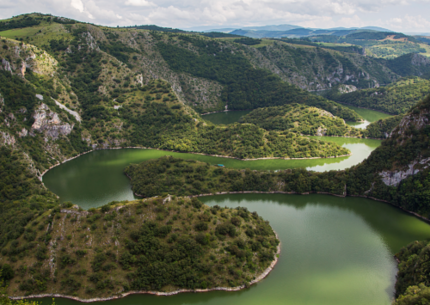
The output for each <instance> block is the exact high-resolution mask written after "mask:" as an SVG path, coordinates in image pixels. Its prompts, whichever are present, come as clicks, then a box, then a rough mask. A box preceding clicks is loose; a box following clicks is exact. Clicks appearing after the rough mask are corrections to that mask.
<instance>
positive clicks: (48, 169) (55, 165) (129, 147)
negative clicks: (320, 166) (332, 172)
mask: <svg viewBox="0 0 430 305" xmlns="http://www.w3.org/2000/svg"><path fill="white" fill-rule="evenodd" d="M115 149H146V150H150V149H153V150H159V151H167V152H174V153H180V154H193V155H201V156H208V157H217V158H226V159H235V160H239V161H258V160H277V159H279V160H312V159H334V158H343V157H350V156H352V153H350V154H347V155H339V156H329V157H309V158H284V157H264V158H253V159H240V158H237V157H231V156H224V155H211V154H205V153H198V152H183V151H176V150H168V149H161V148H152V147H135V146H127V147H109V148H95V149H92V150H89V151H87V152H83V153H80V154H78V155H76V156H73V157H70V158H68V159H65V160H63V161H61V162H59V163H57V164H54V165H52V166H50V167H49V168H47V169H45V170H44V171H43V172H42V173H41V174H40V176H38V177H39V180H40V181H41V182H43V181H42V180H43V176H44V175H45V174H46V173H47V172H48V171H50V170H51V169H53V168H55V167H57V166H59V165H61V164H63V163H66V162H69V161H71V160H73V159H76V158H78V157H80V156H83V155H86V154H89V153H91V152H94V151H97V150H115Z"/></svg>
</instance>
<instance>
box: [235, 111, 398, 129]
mask: <svg viewBox="0 0 430 305" xmlns="http://www.w3.org/2000/svg"><path fill="white" fill-rule="evenodd" d="M240 121H241V122H243V123H252V124H255V125H257V126H260V127H261V128H264V129H266V130H288V131H291V132H294V133H297V134H301V135H309V136H324V135H327V136H341V137H342V136H347V137H362V136H364V134H363V132H362V131H361V130H359V129H357V128H353V127H351V126H349V125H347V124H346V123H345V121H344V120H342V119H341V118H338V117H336V116H333V114H331V113H330V112H328V111H325V110H322V109H319V108H315V107H309V106H306V105H299V104H290V105H284V106H275V107H265V108H259V109H255V110H253V111H251V112H250V113H248V114H247V115H245V116H243V117H242V118H241V119H240ZM393 127H394V126H393Z"/></svg>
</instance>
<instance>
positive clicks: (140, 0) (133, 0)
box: [125, 0, 156, 7]
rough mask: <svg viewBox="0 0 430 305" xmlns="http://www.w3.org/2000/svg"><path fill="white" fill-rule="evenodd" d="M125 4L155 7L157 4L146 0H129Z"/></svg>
mask: <svg viewBox="0 0 430 305" xmlns="http://www.w3.org/2000/svg"><path fill="white" fill-rule="evenodd" d="M125 5H131V6H144V7H154V6H156V5H155V4H154V3H152V2H149V1H146V0H127V1H126V2H125Z"/></svg>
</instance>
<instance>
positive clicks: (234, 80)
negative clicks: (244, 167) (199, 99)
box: [158, 36, 359, 121]
mask: <svg viewBox="0 0 430 305" xmlns="http://www.w3.org/2000/svg"><path fill="white" fill-rule="evenodd" d="M178 40H179V41H180V43H178V44H174V43H167V42H164V41H160V42H159V43H158V48H159V51H160V54H161V55H162V56H163V58H164V60H165V61H166V62H167V63H168V64H169V67H170V68H171V69H172V70H174V71H176V72H182V73H183V72H185V73H189V74H191V75H193V76H197V77H202V78H206V79H210V80H214V81H217V82H219V83H221V84H222V85H224V90H223V92H222V99H223V102H224V103H225V104H226V105H228V108H229V109H232V110H244V109H245V110H246V109H255V108H258V107H267V106H276V105H284V104H290V103H294V102H295V103H302V104H306V105H309V106H315V107H319V108H322V109H324V110H327V111H330V112H332V113H333V114H335V115H336V116H339V117H341V118H343V119H345V120H349V121H358V120H359V116H358V115H357V114H356V113H355V112H353V111H351V110H350V109H347V108H346V107H343V106H341V105H339V104H336V103H333V102H331V101H328V100H326V99H324V98H322V97H320V96H316V95H312V94H310V93H308V92H306V91H304V90H301V89H299V88H297V87H295V86H293V85H290V84H288V83H285V82H283V81H282V80H281V78H279V77H278V76H276V75H274V74H273V73H270V72H269V71H266V70H263V69H256V68H253V66H252V65H251V63H250V61H249V60H248V59H247V58H246V57H245V56H244V55H243V54H242V51H241V50H240V49H239V50H237V49H233V48H232V47H231V46H229V45H224V44H223V43H222V42H219V41H214V40H207V39H203V38H191V37H188V36H185V37H179V38H178ZM181 45H183V46H187V45H189V48H191V49H192V50H189V49H188V48H185V47H181Z"/></svg>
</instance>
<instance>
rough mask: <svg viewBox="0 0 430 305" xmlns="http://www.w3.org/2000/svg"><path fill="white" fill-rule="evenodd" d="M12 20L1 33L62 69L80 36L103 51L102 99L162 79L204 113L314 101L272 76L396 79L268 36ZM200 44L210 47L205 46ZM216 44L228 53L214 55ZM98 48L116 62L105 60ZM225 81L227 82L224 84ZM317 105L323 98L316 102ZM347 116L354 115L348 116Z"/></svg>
mask: <svg viewBox="0 0 430 305" xmlns="http://www.w3.org/2000/svg"><path fill="white" fill-rule="evenodd" d="M27 19H32V20H33V21H34V22H36V23H37V24H34V25H32V26H29V27H27V24H28V23H27V21H26V20H27ZM12 20H15V25H16V26H18V27H19V28H13V29H8V30H6V31H0V36H3V37H8V38H11V39H17V40H21V41H24V42H26V43H31V44H34V45H36V46H38V47H39V48H41V49H43V50H45V51H47V52H49V53H50V54H52V55H53V56H54V57H55V58H56V59H57V60H58V61H60V62H62V63H64V64H65V67H66V68H67V69H70V64H71V65H72V67H73V65H74V64H76V65H77V66H80V63H79V62H78V61H77V58H76V57H77V56H79V57H80V58H82V56H81V55H82V52H76V51H73V50H72V47H73V45H74V46H75V47H76V46H77V42H78V41H79V40H82V39H80V38H84V40H83V41H80V42H79V45H81V46H82V45H83V44H84V43H85V44H86V45H87V46H88V48H89V49H90V50H91V51H96V52H98V53H100V51H102V52H101V54H102V57H103V58H101V60H100V61H98V66H100V67H101V68H102V69H101V71H100V73H99V74H97V75H94V77H95V76H97V77H95V78H96V79H97V80H101V79H103V85H98V84H97V82H95V83H94V86H96V85H98V87H99V88H98V90H99V91H100V92H101V93H102V94H103V95H102V96H101V98H108V99H111V98H112V96H111V95H112V91H113V90H114V89H118V88H112V86H117V87H122V88H121V89H130V88H132V86H136V85H139V84H146V83H148V82H149V81H150V80H153V79H158V78H162V79H164V80H166V81H168V82H169V83H170V84H171V85H172V88H173V90H174V91H175V93H176V94H177V95H178V98H179V99H180V100H181V101H182V102H184V103H186V104H187V105H190V106H192V107H193V108H194V109H195V110H197V111H198V112H207V111H213V110H223V109H224V107H225V106H226V105H228V107H229V108H230V109H239V108H240V109H245V108H246V107H248V108H249V107H251V108H252V107H256V106H260V105H264V106H269V105H271V104H272V105H273V104H274V103H275V102H274V101H277V100H280V101H279V102H276V103H285V102H291V100H293V101H295V102H306V103H314V104H315V99H316V98H315V97H313V96H312V95H309V94H307V93H306V92H301V91H300V90H297V88H295V87H292V86H288V85H286V84H284V83H283V82H281V81H279V80H277V79H271V78H273V77H275V75H278V76H279V77H281V79H282V80H284V81H286V82H288V83H290V84H294V85H298V86H300V87H301V88H303V89H306V90H322V89H327V88H330V86H332V85H335V84H337V83H354V84H356V86H358V87H360V88H361V87H363V88H368V87H369V86H371V87H372V86H374V85H376V84H378V83H382V84H384V83H388V82H391V81H392V80H394V79H396V78H397V75H395V74H394V73H392V72H391V71H390V70H389V69H387V68H385V66H383V65H381V64H380V63H378V62H377V61H375V60H373V59H371V58H366V57H365V56H362V55H359V54H352V53H342V52H335V51H331V50H324V49H321V48H318V49H317V48H315V47H309V46H300V47H299V49H298V50H296V48H297V46H291V45H289V44H285V43H283V42H278V43H277V44H279V46H277V45H276V44H275V43H274V42H273V41H272V42H270V43H269V46H268V47H267V48H268V49H267V50H266V49H265V48H264V47H263V48H261V47H260V45H258V44H257V45H247V44H243V43H241V42H235V41H236V40H237V38H209V37H206V36H202V35H197V34H184V33H171V32H166V31H150V30H144V29H139V28H136V27H133V28H106V27H97V26H94V25H90V24H81V23H79V22H75V21H72V20H68V19H64V18H57V17H51V16H44V15H40V14H31V15H22V16H18V17H15V18H13V19H12ZM206 44H207V45H208V47H209V46H210V47H211V48H210V49H207V48H206ZM281 46H283V47H281ZM272 47H273V50H272ZM284 47H285V48H284ZM222 49H225V50H227V49H228V50H230V51H231V52H220V50H222ZM79 51H81V50H79ZM187 51H189V52H191V53H187ZM178 52H179V53H180V54H181V55H180V57H181V58H183V57H184V56H186V58H187V59H188V60H192V62H193V66H195V67H196V69H197V71H191V70H189V67H184V66H182V65H181V63H180V61H178V60H177V57H178V56H179V54H177V53H178ZM184 52H185V53H187V54H185V53H184ZM333 52H334V53H333ZM77 53H78V54H77ZM79 53H81V55H79ZM105 53H107V54H109V55H111V56H113V57H115V58H116V59H117V60H111V59H110V57H107V56H105V55H106V54H105ZM171 53H172V54H171ZM193 54H194V55H199V56H197V57H198V58H193V57H190V56H192V55H193ZM214 54H215V55H217V56H214ZM66 55H75V58H74V59H73V60H70V59H68V56H66ZM221 55H222V56H221ZM171 56H176V58H174V59H173V60H174V62H175V63H174V64H173V65H172V62H171V61H169V59H170V58H171ZM220 56H221V57H220ZM72 57H73V56H72ZM310 57H312V58H314V59H315V64H309V62H311V61H310V60H309V59H310ZM196 60H197V61H196ZM200 61H204V65H203V66H201V65H200V64H199V62H200ZM286 61H288V62H289V64H288V65H285V64H283V63H285V62H286ZM67 62H69V63H67ZM239 63H240V66H239V68H240V69H237V67H236V65H237V64H239ZM117 65H120V69H116V68H117ZM288 66H290V67H291V68H288ZM260 69H264V70H266V71H265V72H266V73H262V71H261V70H260ZM232 71H233V72H234V73H231V72H232ZM109 72H111V74H108V73H109ZM75 74H76V72H75ZM68 76H70V75H68ZM315 78H317V80H315ZM327 78H328V80H327ZM115 80H116V81H117V82H115ZM119 80H125V81H122V82H119ZM232 80H233V81H234V84H232V83H231V81H232ZM244 81H245V83H244ZM253 82H258V83H259V84H260V85H259V89H260V90H262V92H263V94H260V95H259V94H256V93H253V94H250V93H249V92H248V91H250V89H252V88H254V87H255V86H254V83H253ZM72 85H73V84H72ZM123 86H124V87H123ZM73 91H76V90H73ZM117 91H118V90H117ZM251 91H252V90H251ZM272 91H279V93H276V94H275V93H271V94H270V95H269V96H268V94H267V92H272ZM113 98H115V96H113ZM317 102H318V103H320V104H321V103H322V101H321V100H318V99H317ZM325 102H326V101H325ZM234 103H237V105H234ZM326 110H328V109H326ZM345 111H348V110H347V109H346V110H344V112H345ZM348 116H349V117H354V115H352V114H349V115H348ZM343 118H344V119H348V118H347V117H343Z"/></svg>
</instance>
